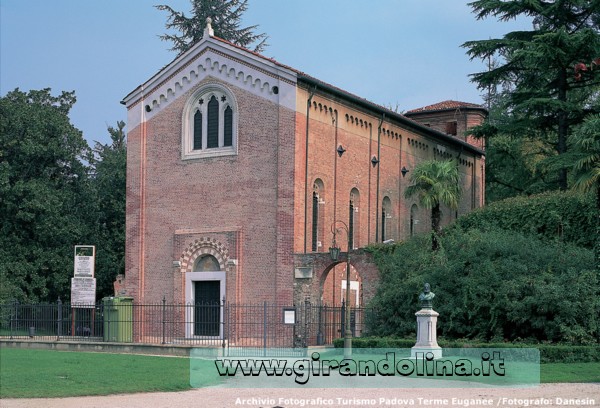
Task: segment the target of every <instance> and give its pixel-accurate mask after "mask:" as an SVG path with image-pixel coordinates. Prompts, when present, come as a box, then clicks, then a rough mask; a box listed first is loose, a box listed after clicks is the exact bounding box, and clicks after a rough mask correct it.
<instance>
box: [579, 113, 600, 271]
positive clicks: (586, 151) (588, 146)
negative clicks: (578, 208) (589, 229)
mask: <svg viewBox="0 0 600 408" xmlns="http://www.w3.org/2000/svg"><path fill="white" fill-rule="evenodd" d="M572 139H573V142H574V143H573V144H574V147H575V149H574V150H575V154H576V160H575V164H574V165H573V170H574V177H575V183H574V185H573V187H574V188H576V189H577V190H581V191H594V190H595V194H596V208H597V209H598V212H597V214H598V215H597V217H598V218H597V220H596V231H597V234H596V244H595V251H596V262H597V263H600V115H592V116H590V117H589V118H587V119H586V120H585V121H584V122H583V124H582V125H581V126H580V127H579V129H577V131H576V132H575V134H574V135H573V137H572ZM596 267H597V268H598V269H599V270H600V264H597V265H596Z"/></svg>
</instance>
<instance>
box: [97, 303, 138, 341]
mask: <svg viewBox="0 0 600 408" xmlns="http://www.w3.org/2000/svg"><path fill="white" fill-rule="evenodd" d="M102 303H103V305H104V341H111V342H118V343H131V342H132V341H133V298H132V297H105V298H104V299H102Z"/></svg>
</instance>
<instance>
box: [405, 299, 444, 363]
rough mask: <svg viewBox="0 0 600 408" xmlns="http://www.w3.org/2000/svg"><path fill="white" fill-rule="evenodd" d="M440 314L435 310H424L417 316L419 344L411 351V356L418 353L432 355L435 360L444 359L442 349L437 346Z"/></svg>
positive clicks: (416, 314)
mask: <svg viewBox="0 0 600 408" xmlns="http://www.w3.org/2000/svg"><path fill="white" fill-rule="evenodd" d="M439 315H440V314H439V313H438V312H436V311H435V310H433V309H429V308H423V309H421V310H419V311H418V312H417V313H415V316H417V343H416V344H415V345H414V346H413V347H412V348H411V349H410V356H411V357H413V358H414V357H416V355H417V353H424V354H422V355H425V356H426V355H427V353H432V354H433V357H434V358H441V357H442V348H441V347H440V346H438V344H437V318H438V316H439Z"/></svg>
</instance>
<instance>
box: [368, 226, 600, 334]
mask: <svg viewBox="0 0 600 408" xmlns="http://www.w3.org/2000/svg"><path fill="white" fill-rule="evenodd" d="M440 242H441V245H442V248H441V249H440V250H439V251H437V252H432V251H431V249H430V245H429V240H428V237H416V238H415V239H412V240H410V241H407V242H405V243H401V244H398V245H396V246H395V247H394V248H393V250H390V249H389V247H388V248H386V249H385V250H380V247H371V248H370V250H371V251H372V252H373V255H374V259H375V261H376V262H377V264H378V266H379V270H380V284H379V288H378V291H377V293H376V295H375V297H374V299H373V300H372V302H371V306H374V307H376V308H377V309H378V313H377V318H376V320H374V321H373V323H372V324H373V327H371V330H372V332H373V333H375V334H376V335H381V336H389V335H394V336H399V337H404V336H410V337H414V336H415V335H416V334H415V330H416V323H415V316H414V313H415V312H416V311H417V310H418V308H419V307H418V303H417V297H418V294H419V293H420V292H421V290H422V287H423V284H424V283H425V282H429V283H430V284H431V287H432V291H433V292H434V293H435V294H436V297H435V299H434V302H433V306H434V309H435V310H436V311H438V312H439V313H440V317H439V320H438V334H439V335H440V336H444V337H446V338H449V339H456V338H465V339H477V340H482V341H486V342H489V341H494V342H504V341H515V340H524V341H528V340H529V341H532V342H535V343H537V342H542V341H546V342H548V341H549V342H568V343H571V344H590V343H595V342H597V340H598V336H599V327H598V325H599V315H600V298H599V297H598V293H599V290H598V276H597V273H596V272H595V271H594V266H593V262H594V257H593V252H592V251H591V250H588V249H585V248H580V247H577V246H575V245H570V244H566V243H549V242H542V241H540V240H538V239H536V238H532V237H528V236H525V235H522V234H519V233H515V232H509V231H504V230H500V229H497V228H492V227H488V228H487V230H485V231H482V230H479V229H471V230H469V231H463V230H461V229H460V228H454V229H451V230H449V231H448V232H447V233H446V234H445V235H444V236H443V237H442V238H441V241H440ZM384 251H386V252H384Z"/></svg>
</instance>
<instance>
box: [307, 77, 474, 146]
mask: <svg viewBox="0 0 600 408" xmlns="http://www.w3.org/2000/svg"><path fill="white" fill-rule="evenodd" d="M298 81H299V82H300V81H302V82H305V83H306V84H307V85H309V86H310V85H312V86H315V87H317V88H321V89H323V90H326V91H327V92H330V93H333V94H335V95H337V96H340V97H342V98H344V99H347V100H350V101H351V102H352V103H355V104H357V105H359V106H362V107H364V108H366V109H369V110H371V111H373V112H375V113H376V114H381V115H384V114H385V116H386V117H389V118H392V119H394V120H396V121H398V122H400V123H401V124H403V125H405V126H407V127H409V128H412V129H414V130H416V131H418V132H421V133H425V134H429V135H430V136H433V137H436V138H440V139H442V140H443V141H445V142H448V143H451V144H454V145H459V146H461V147H462V148H464V149H465V150H468V151H471V152H473V153H475V154H478V155H480V156H484V155H485V152H484V151H483V150H481V149H478V148H476V147H475V146H473V145H471V144H469V143H467V142H464V141H462V140H460V139H457V138H455V137H452V136H449V135H447V134H445V133H442V132H440V131H438V130H435V129H432V128H430V127H427V126H424V125H421V124H420V123H418V122H415V121H414V120H412V119H410V118H407V117H406V116H404V115H402V114H400V113H398V112H394V111H392V110H389V109H386V108H384V107H383V106H380V105H377V104H375V103H373V102H370V101H368V100H366V99H363V98H360V97H358V96H356V95H353V94H351V93H348V92H346V91H343V90H341V89H339V88H336V87H334V86H332V85H329V84H327V83H326V82H323V81H320V80H318V79H316V78H313V77H311V76H308V75H306V74H302V73H299V74H298Z"/></svg>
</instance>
